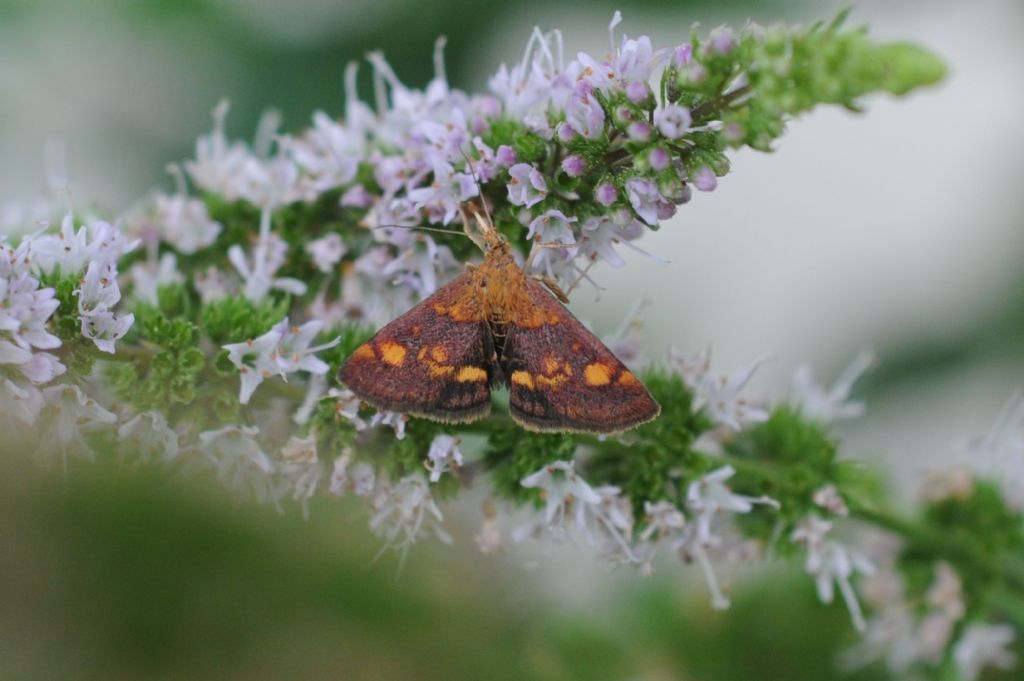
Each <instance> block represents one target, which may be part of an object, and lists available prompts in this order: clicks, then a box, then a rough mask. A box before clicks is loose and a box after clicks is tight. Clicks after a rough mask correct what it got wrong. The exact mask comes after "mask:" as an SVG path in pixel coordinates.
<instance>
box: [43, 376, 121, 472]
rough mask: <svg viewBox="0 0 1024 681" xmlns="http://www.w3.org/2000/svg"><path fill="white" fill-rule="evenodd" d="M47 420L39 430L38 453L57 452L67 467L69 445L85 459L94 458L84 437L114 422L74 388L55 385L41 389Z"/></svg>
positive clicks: (80, 391) (107, 412) (99, 407)
mask: <svg viewBox="0 0 1024 681" xmlns="http://www.w3.org/2000/svg"><path fill="white" fill-rule="evenodd" d="M42 394H43V399H44V400H45V403H46V412H47V414H48V416H49V420H48V422H47V423H46V425H45V427H43V428H41V429H40V432H41V433H42V434H43V442H42V445H41V446H40V447H39V450H38V451H39V454H40V455H42V456H44V457H47V456H51V455H53V454H55V453H59V454H60V455H61V456H62V457H63V459H64V462H65V465H67V453H68V449H69V446H70V445H72V444H74V445H75V453H76V454H79V455H80V456H83V457H85V458H88V459H91V458H93V457H95V453H94V452H93V451H92V449H91V448H90V447H89V446H88V444H87V443H86V441H85V439H84V437H83V436H84V435H85V434H86V433H88V432H90V431H92V430H96V429H98V428H102V427H104V426H109V425H111V424H113V423H117V417H116V416H115V415H114V414H113V413H111V412H109V411H107V410H106V409H104V408H103V407H102V406H101V405H100V404H99V403H98V402H97V401H96V400H94V399H92V398H91V397H88V396H87V395H86V394H85V393H83V392H82V389H81V388H79V387H78V386H77V385H70V384H64V383H62V384H59V385H53V386H50V387H47V388H43V390H42Z"/></svg>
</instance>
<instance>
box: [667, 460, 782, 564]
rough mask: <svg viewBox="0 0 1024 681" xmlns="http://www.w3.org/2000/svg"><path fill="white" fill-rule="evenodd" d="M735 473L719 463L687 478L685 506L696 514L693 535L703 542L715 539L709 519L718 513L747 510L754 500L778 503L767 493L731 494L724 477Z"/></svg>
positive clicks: (731, 468) (747, 511)
mask: <svg viewBox="0 0 1024 681" xmlns="http://www.w3.org/2000/svg"><path fill="white" fill-rule="evenodd" d="M735 473H736V469H735V468H733V467H732V466H722V467H721V468H716V469H715V470H713V471H711V472H710V473H708V474H707V475H705V476H703V477H702V478H700V479H699V480H695V481H693V482H691V483H690V485H689V487H688V488H687V491H686V507H687V508H688V509H689V510H690V511H691V512H692V513H694V514H695V515H696V518H697V521H696V522H697V537H698V539H699V540H700V541H701V542H702V543H704V544H705V545H709V546H710V545H713V544H716V543H717V538H716V537H715V536H714V535H713V533H712V532H711V523H712V521H713V520H714V518H715V516H716V515H717V514H718V513H721V512H723V511H724V512H726V513H750V512H751V511H752V510H753V509H754V505H755V504H764V505H766V506H771V507H773V508H776V509H777V508H778V507H779V502H777V501H775V500H774V499H771V498H769V497H751V496H747V495H745V494H734V493H733V491H732V490H731V489H730V488H729V486H728V485H726V484H725V481H726V480H728V479H729V478H731V477H732V476H733V475H735Z"/></svg>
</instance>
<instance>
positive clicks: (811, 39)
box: [668, 12, 945, 151]
mask: <svg viewBox="0 0 1024 681" xmlns="http://www.w3.org/2000/svg"><path fill="white" fill-rule="evenodd" d="M846 14H847V12H843V13H841V14H840V15H839V16H837V17H836V19H835V20H833V21H832V22H831V23H829V24H828V25H824V24H815V25H814V26H812V27H811V28H809V29H804V28H790V27H785V26H773V27H770V28H767V29H764V31H763V35H762V34H761V32H760V31H752V30H747V31H744V32H743V33H742V34H740V35H739V36H737V37H736V39H735V43H734V44H733V45H732V47H731V49H729V50H727V51H726V52H725V53H721V52H720V51H717V50H715V49H712V48H711V46H710V45H709V44H707V43H704V44H702V43H701V42H700V40H699V39H698V38H697V37H696V36H694V42H693V60H694V64H693V65H690V66H689V67H682V68H679V69H675V70H674V73H672V74H671V76H674V78H672V77H671V76H670V82H669V87H668V92H669V93H670V95H669V96H670V98H671V99H674V100H678V101H680V102H681V103H683V104H685V105H687V106H689V107H691V108H692V109H693V110H694V113H695V116H694V119H695V121H694V122H695V123H700V122H703V121H705V120H710V119H711V118H714V117H718V116H721V120H722V122H723V124H724V129H723V132H722V133H721V134H722V135H723V136H724V138H725V141H726V142H727V143H728V144H729V145H730V146H744V145H747V146H751V147H753V148H755V149H760V150H763V151H768V150H770V149H771V144H772V142H773V141H774V140H775V139H776V138H778V137H779V136H780V135H781V134H782V132H783V130H784V127H785V126H784V121H785V119H786V118H787V117H789V116H793V115H797V114H801V113H804V112H806V111H809V110H811V109H812V108H814V107H816V106H819V105H822V104H838V105H840V106H844V107H846V108H848V109H852V110H858V109H859V106H860V105H859V102H860V99H861V98H863V97H864V96H865V95H867V94H870V93H873V92H888V93H891V94H894V95H904V94H906V93H908V92H910V91H911V90H914V89H916V88H919V87H924V86H928V85H933V84H935V83H937V82H938V81H940V80H941V79H942V77H943V76H944V74H945V67H944V65H943V64H942V61H941V60H940V59H939V58H938V57H937V56H936V55H935V54H934V53H932V52H930V51H928V50H926V49H925V48H923V47H920V46H917V45H911V44H908V43H883V44H876V43H874V42H873V41H872V40H870V39H869V38H868V36H867V31H866V30H865V29H853V30H842V24H843V21H844V20H845V18H846ZM695 74H699V75H700V77H696V76H695ZM740 74H743V76H744V77H745V84H744V85H741V86H738V87H737V86H734V85H733V83H734V81H735V79H736V77H737V76H739V75H740ZM730 88H732V89H730Z"/></svg>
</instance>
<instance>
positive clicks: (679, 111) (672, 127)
mask: <svg viewBox="0 0 1024 681" xmlns="http://www.w3.org/2000/svg"><path fill="white" fill-rule="evenodd" d="M692 122H693V119H692V117H691V116H690V110H689V109H687V108H686V107H684V106H679V105H678V104H669V105H668V106H666V107H665V108H664V109H658V110H657V111H655V112H654V124H655V125H656V126H658V132H660V133H661V134H662V135H664V136H665V137H667V138H669V139H670V140H674V139H679V138H680V137H682V136H683V135H685V134H686V131H687V130H689V129H690V124H691V123H692Z"/></svg>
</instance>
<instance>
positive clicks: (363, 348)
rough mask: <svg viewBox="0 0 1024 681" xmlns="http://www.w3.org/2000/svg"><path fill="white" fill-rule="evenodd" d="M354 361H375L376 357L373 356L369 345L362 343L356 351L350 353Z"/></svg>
mask: <svg viewBox="0 0 1024 681" xmlns="http://www.w3.org/2000/svg"><path fill="white" fill-rule="evenodd" d="M352 357H353V358H354V359H377V355H375V354H373V348H372V347H370V344H369V343H363V344H362V345H360V346H359V347H358V348H356V351H355V352H353V353H352Z"/></svg>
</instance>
